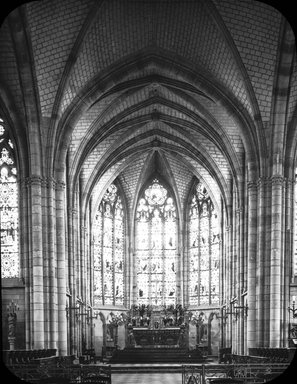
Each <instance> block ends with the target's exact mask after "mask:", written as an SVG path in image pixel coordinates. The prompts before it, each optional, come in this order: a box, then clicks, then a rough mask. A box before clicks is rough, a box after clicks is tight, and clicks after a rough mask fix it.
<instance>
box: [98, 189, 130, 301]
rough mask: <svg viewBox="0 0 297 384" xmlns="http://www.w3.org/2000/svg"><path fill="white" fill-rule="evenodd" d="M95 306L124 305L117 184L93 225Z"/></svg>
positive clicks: (106, 196) (121, 220)
mask: <svg viewBox="0 0 297 384" xmlns="http://www.w3.org/2000/svg"><path fill="white" fill-rule="evenodd" d="M93 238H94V305H102V304H103V305H104V304H112V305H117V304H118V305H123V300H124V210H123V204H122V199H121V197H120V196H119V193H118V189H117V187H116V186H115V185H114V184H111V186H110V187H109V188H108V189H107V191H106V192H105V194H104V196H103V199H102V202H101V204H100V205H99V208H98V210H97V212H96V216H95V221H94V224H93Z"/></svg>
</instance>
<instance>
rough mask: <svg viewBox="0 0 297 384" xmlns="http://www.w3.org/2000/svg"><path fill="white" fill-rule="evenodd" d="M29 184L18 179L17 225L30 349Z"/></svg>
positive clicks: (26, 332) (27, 336)
mask: <svg viewBox="0 0 297 384" xmlns="http://www.w3.org/2000/svg"><path fill="white" fill-rule="evenodd" d="M28 192H30V191H29V184H28V180H27V179H25V178H24V179H21V180H20V193H21V196H22V198H21V199H20V215H19V218H20V227H19V235H20V253H21V255H22V258H21V260H20V266H21V274H22V277H23V278H24V281H25V302H24V308H28V310H27V311H25V314H24V315H25V340H26V349H32V340H33V337H32V327H31V320H32V319H31V311H30V310H29V308H30V303H31V292H30V289H29V288H28V287H29V284H30V280H31V268H30V266H31V262H32V260H31V253H30V251H29V249H30V244H29V241H28V239H29V238H30V235H29V233H30V230H29V225H30V224H29V223H30V222H29V207H30V202H29V197H28Z"/></svg>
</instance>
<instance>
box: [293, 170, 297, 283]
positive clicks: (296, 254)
mask: <svg viewBox="0 0 297 384" xmlns="http://www.w3.org/2000/svg"><path fill="white" fill-rule="evenodd" d="M294 202H295V207H294V215H295V228H294V236H295V238H294V256H293V273H294V276H297V168H296V170H295V185H294Z"/></svg>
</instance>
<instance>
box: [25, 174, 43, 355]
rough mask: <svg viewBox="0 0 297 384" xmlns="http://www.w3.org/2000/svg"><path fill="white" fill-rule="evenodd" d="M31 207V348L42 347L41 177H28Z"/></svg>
mask: <svg viewBox="0 0 297 384" xmlns="http://www.w3.org/2000/svg"><path fill="white" fill-rule="evenodd" d="M28 188H29V193H30V207H31V220H32V221H31V223H32V227H31V247H32V248H31V263H32V264H31V266H32V270H31V276H30V277H31V282H32V284H31V287H32V291H31V292H32V301H31V308H30V310H31V318H32V339H33V340H32V342H33V345H32V348H34V349H43V348H44V294H43V289H44V285H43V278H44V276H43V238H42V201H41V178H40V177H38V176H32V177H31V178H29V179H28Z"/></svg>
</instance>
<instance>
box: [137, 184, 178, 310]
mask: <svg viewBox="0 0 297 384" xmlns="http://www.w3.org/2000/svg"><path fill="white" fill-rule="evenodd" d="M176 237H177V219H176V207H175V203H174V200H173V198H172V197H171V196H170V195H169V193H168V191H167V189H165V188H164V186H163V185H162V184H160V182H159V180H158V179H154V180H153V182H152V183H151V185H149V187H148V188H147V189H146V190H145V191H144V193H143V195H142V196H141V198H140V199H139V202H138V205H137V212H136V243H135V251H136V260H135V261H136V264H135V266H136V271H137V291H138V297H137V300H138V303H139V304H151V305H165V304H166V305H170V304H175V303H176V269H177V245H176Z"/></svg>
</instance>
